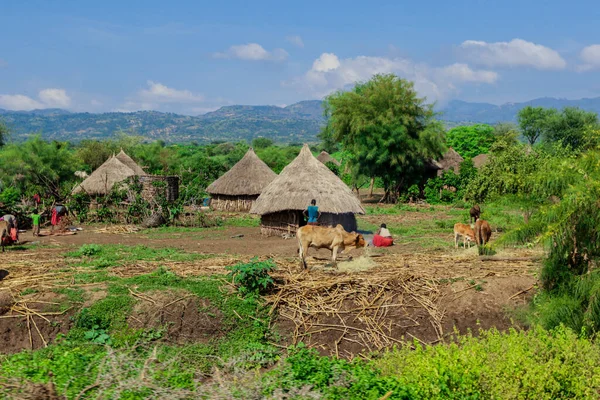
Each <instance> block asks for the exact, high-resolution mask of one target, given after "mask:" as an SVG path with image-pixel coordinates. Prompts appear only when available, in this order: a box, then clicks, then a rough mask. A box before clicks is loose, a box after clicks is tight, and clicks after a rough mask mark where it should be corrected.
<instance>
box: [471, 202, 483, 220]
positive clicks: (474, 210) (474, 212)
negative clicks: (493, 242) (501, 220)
mask: <svg viewBox="0 0 600 400" xmlns="http://www.w3.org/2000/svg"><path fill="white" fill-rule="evenodd" d="M469 214H470V215H471V217H470V218H469V222H471V221H473V222H477V220H478V219H479V217H481V208H479V204H475V205H474V206H473V207H471V210H469Z"/></svg>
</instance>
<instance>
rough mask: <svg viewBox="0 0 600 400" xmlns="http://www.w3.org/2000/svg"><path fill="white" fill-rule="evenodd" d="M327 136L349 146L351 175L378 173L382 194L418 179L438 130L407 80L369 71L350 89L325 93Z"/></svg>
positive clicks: (435, 146) (439, 148) (438, 145)
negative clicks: (370, 75) (366, 78)
mask: <svg viewBox="0 0 600 400" xmlns="http://www.w3.org/2000/svg"><path fill="white" fill-rule="evenodd" d="M325 110H326V115H328V116H329V119H328V122H327V123H328V125H329V128H328V129H330V131H331V134H332V138H333V140H335V141H336V142H338V143H340V144H341V145H342V148H343V150H346V151H349V152H351V153H352V154H353V155H354V157H353V158H352V159H351V165H350V167H351V171H352V174H353V175H354V176H356V177H358V176H360V175H363V176H368V177H380V178H382V180H383V184H384V188H385V190H386V196H385V199H386V200H392V197H391V196H394V197H396V196H397V195H398V194H399V192H400V191H401V190H402V189H404V188H406V187H409V186H410V185H411V184H413V183H415V182H417V181H419V180H421V178H422V176H423V174H424V172H425V168H424V165H425V163H426V161H427V160H429V159H432V158H437V157H440V156H441V154H442V152H443V150H444V131H443V128H442V125H441V124H440V123H439V122H438V121H436V120H435V118H434V117H435V113H434V111H433V107H432V106H431V105H428V104H426V103H425V99H424V98H419V97H418V95H417V92H416V91H415V89H414V84H413V83H412V82H409V81H406V80H404V79H400V78H398V77H397V76H395V75H392V74H389V75H375V76H374V77H373V78H372V79H371V80H369V81H368V82H364V83H358V84H356V86H355V87H354V88H353V89H352V90H351V91H346V92H343V91H340V92H337V93H334V94H332V95H330V96H328V97H327V98H326V104H325Z"/></svg>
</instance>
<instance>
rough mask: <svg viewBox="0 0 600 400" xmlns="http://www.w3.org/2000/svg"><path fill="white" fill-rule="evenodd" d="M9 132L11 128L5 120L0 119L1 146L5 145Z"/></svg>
mask: <svg viewBox="0 0 600 400" xmlns="http://www.w3.org/2000/svg"><path fill="white" fill-rule="evenodd" d="M9 134H10V130H9V129H8V126H6V124H5V123H4V122H3V121H0V147H2V146H4V144H5V143H6V140H7V139H8V135H9Z"/></svg>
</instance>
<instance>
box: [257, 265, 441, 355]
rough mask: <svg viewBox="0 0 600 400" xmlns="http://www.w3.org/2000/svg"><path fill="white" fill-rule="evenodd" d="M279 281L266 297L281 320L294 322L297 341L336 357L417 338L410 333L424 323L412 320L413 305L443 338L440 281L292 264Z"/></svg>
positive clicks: (396, 273) (387, 272)
mask: <svg viewBox="0 0 600 400" xmlns="http://www.w3.org/2000/svg"><path fill="white" fill-rule="evenodd" d="M374 272H375V273H374ZM276 279H277V280H278V281H279V285H278V289H279V290H278V291H277V293H275V294H273V295H271V296H269V297H268V298H267V301H268V303H269V304H271V313H273V312H275V310H277V311H278V314H279V317H280V320H281V321H282V323H291V324H293V328H292V331H293V333H292V337H291V341H292V342H293V343H297V342H299V341H303V342H307V343H310V344H312V345H316V346H317V347H319V346H320V347H321V348H322V349H323V350H326V351H330V352H333V353H335V354H336V355H338V356H339V355H340V351H341V350H342V352H345V354H342V355H345V356H347V355H350V356H352V355H353V354H352V353H353V352H361V351H364V350H368V351H375V350H380V349H383V348H385V347H389V346H392V345H394V344H395V343H401V341H400V338H401V337H402V336H405V339H407V340H412V339H413V338H416V339H418V337H417V336H416V335H413V334H412V333H411V332H409V329H410V328H414V327H419V326H420V325H421V322H422V321H421V322H419V321H417V320H416V319H415V318H414V317H415V315H416V314H418V313H415V310H414V309H415V308H416V309H420V310H421V315H422V316H423V317H425V318H424V319H425V320H427V322H426V323H427V324H430V323H431V324H432V325H433V326H434V328H435V332H436V336H437V340H441V339H442V337H443V331H442V319H443V317H444V311H443V310H442V309H440V307H439V304H438V300H439V298H440V290H439V287H438V284H437V283H435V281H434V280H431V279H429V278H426V277H420V276H416V275H414V274H412V273H410V272H408V271H403V270H402V269H401V268H390V269H386V270H381V269H378V270H377V271H369V272H365V273H354V274H339V275H338V274H336V275H334V274H330V273H329V274H328V273H323V272H317V271H314V270H313V271H309V272H296V271H294V270H293V269H292V268H289V269H288V271H287V272H283V273H280V275H276ZM409 310H410V311H409ZM411 316H412V317H411ZM429 328H430V327H429V326H427V329H429Z"/></svg>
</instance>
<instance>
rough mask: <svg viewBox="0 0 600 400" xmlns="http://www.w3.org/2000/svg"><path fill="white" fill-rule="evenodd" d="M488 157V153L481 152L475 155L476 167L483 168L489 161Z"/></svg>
mask: <svg viewBox="0 0 600 400" xmlns="http://www.w3.org/2000/svg"><path fill="white" fill-rule="evenodd" d="M488 157H489V155H488V154H480V155H478V156H475V157H473V166H475V168H481V167H482V166H484V165H485V163H487V162H488Z"/></svg>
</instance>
